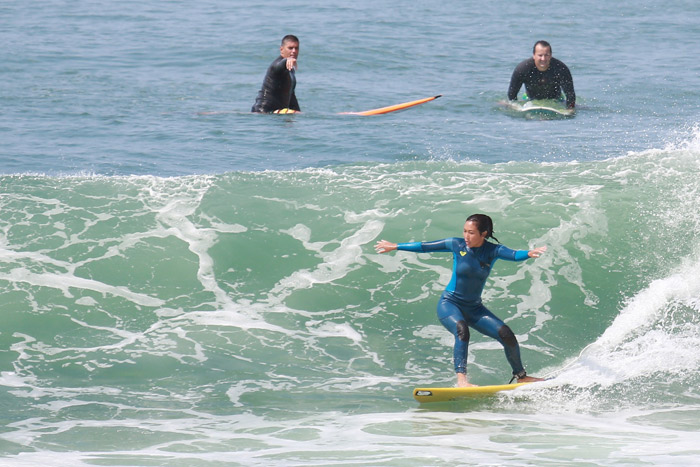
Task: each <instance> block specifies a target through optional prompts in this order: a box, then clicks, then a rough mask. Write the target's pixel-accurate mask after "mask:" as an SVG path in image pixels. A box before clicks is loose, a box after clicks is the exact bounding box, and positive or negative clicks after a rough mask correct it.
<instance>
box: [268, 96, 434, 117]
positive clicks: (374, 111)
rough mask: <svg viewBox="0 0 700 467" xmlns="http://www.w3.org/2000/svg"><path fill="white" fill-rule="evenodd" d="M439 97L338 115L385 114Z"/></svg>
mask: <svg viewBox="0 0 700 467" xmlns="http://www.w3.org/2000/svg"><path fill="white" fill-rule="evenodd" d="M438 97H442V94H438V95H437V96H432V97H426V98H423V99H418V100H415V101H410V102H404V103H403V104H396V105H390V106H387V107H380V108H378V109H372V110H365V111H364V112H341V113H340V114H338V115H362V116H369V115H383V114H388V113H391V112H396V111H398V110H404V109H409V108H411V107H415V106H416V105H420V104H425V103H426V102H430V101H434V100H435V99H437V98H438ZM272 113H275V114H296V113H300V112H299V111H298V110H292V109H279V110H275V111H274V112H272Z"/></svg>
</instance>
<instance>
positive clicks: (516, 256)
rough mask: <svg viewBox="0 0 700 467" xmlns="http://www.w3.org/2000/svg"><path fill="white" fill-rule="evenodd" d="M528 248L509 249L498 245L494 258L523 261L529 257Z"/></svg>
mask: <svg viewBox="0 0 700 467" xmlns="http://www.w3.org/2000/svg"><path fill="white" fill-rule="evenodd" d="M527 254H528V250H511V249H510V248H508V247H507V246H503V245H499V246H498V250H497V251H496V258H498V259H504V260H506V261H524V260H526V259H528V258H529V256H528V255H527Z"/></svg>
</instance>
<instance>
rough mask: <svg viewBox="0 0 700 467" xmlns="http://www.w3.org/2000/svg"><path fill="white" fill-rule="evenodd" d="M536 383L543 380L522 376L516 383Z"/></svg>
mask: <svg viewBox="0 0 700 467" xmlns="http://www.w3.org/2000/svg"><path fill="white" fill-rule="evenodd" d="M538 381H544V379H543V378H535V377H534V376H523V377H522V378H518V383H536V382H538Z"/></svg>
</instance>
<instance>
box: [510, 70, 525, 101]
mask: <svg viewBox="0 0 700 467" xmlns="http://www.w3.org/2000/svg"><path fill="white" fill-rule="evenodd" d="M525 64H526V62H521V63H519V64H518V66H516V67H515V70H513V75H512V76H511V77H510V86H508V100H511V101H514V100H517V99H518V91H520V88H521V87H522V85H523V83H524V82H525V68H526V67H525Z"/></svg>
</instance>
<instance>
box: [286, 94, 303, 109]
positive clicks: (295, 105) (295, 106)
mask: <svg viewBox="0 0 700 467" xmlns="http://www.w3.org/2000/svg"><path fill="white" fill-rule="evenodd" d="M289 108H290V109H292V110H296V111H297V112H301V107H299V102H298V101H297V96H296V94H294V93H292V97H291V98H290V99H289Z"/></svg>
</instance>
